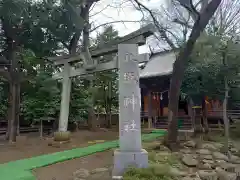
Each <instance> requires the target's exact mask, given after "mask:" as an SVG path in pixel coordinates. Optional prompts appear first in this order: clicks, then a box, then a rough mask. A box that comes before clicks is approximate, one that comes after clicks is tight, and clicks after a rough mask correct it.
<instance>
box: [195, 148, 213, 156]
mask: <svg viewBox="0 0 240 180" xmlns="http://www.w3.org/2000/svg"><path fill="white" fill-rule="evenodd" d="M197 153H198V154H200V155H210V154H211V151H209V150H208V149H199V150H197Z"/></svg>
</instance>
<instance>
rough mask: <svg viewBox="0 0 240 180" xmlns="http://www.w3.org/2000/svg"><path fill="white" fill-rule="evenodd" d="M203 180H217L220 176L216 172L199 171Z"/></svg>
mask: <svg viewBox="0 0 240 180" xmlns="http://www.w3.org/2000/svg"><path fill="white" fill-rule="evenodd" d="M197 173H198V175H199V177H200V178H201V180H217V179H218V176H217V173H216V171H214V170H199V171H198V172H197Z"/></svg>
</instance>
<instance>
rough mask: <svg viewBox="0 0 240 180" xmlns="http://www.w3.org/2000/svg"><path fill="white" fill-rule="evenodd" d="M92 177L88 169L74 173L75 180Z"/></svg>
mask: <svg viewBox="0 0 240 180" xmlns="http://www.w3.org/2000/svg"><path fill="white" fill-rule="evenodd" d="M89 176H90V172H89V171H88V170H87V169H83V168H81V169H78V170H77V171H75V172H74V173H73V177H74V179H76V180H77V179H84V178H87V177H89Z"/></svg>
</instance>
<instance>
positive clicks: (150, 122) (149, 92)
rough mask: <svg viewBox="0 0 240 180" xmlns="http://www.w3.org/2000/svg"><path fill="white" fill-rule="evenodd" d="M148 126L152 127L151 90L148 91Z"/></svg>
mask: <svg viewBox="0 0 240 180" xmlns="http://www.w3.org/2000/svg"><path fill="white" fill-rule="evenodd" d="M148 128H149V129H150V128H152V95H151V90H149V91H148Z"/></svg>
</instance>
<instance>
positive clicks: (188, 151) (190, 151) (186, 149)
mask: <svg viewBox="0 0 240 180" xmlns="http://www.w3.org/2000/svg"><path fill="white" fill-rule="evenodd" d="M180 152H181V153H183V154H192V150H191V149H189V148H185V149H180Z"/></svg>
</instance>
